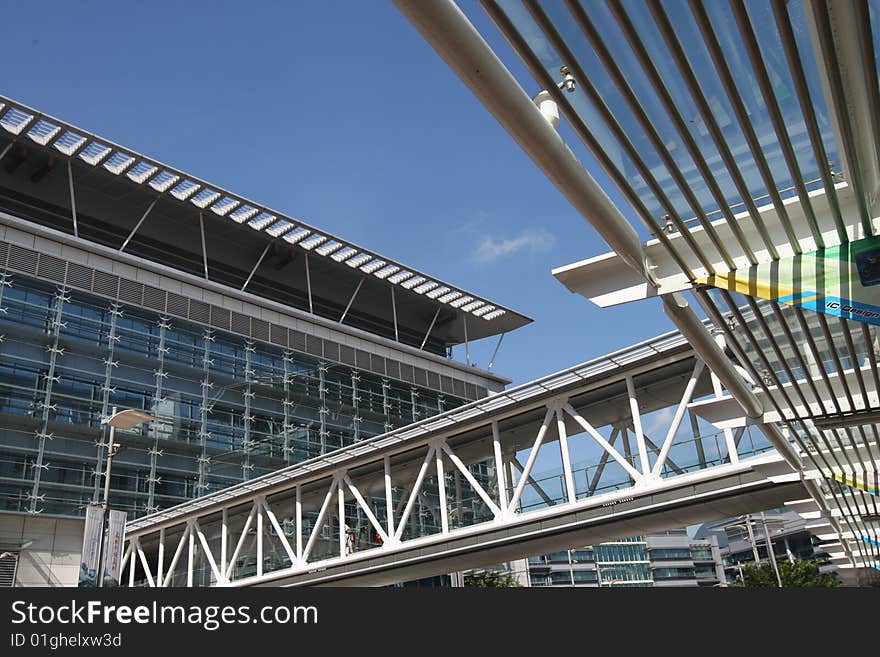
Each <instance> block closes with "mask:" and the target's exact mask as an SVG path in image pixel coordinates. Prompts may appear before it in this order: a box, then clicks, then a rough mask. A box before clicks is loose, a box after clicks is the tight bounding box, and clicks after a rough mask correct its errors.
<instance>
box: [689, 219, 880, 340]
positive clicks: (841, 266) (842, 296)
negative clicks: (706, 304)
mask: <svg viewBox="0 0 880 657" xmlns="http://www.w3.org/2000/svg"><path fill="white" fill-rule="evenodd" d="M696 282H697V283H700V284H703V285H711V286H712V287H717V288H720V289H723V290H729V291H731V292H739V293H741V294H746V295H749V296H752V297H758V298H760V299H767V300H769V301H776V302H778V303H784V304H788V305H794V306H799V307H801V308H806V309H807V310H813V311H816V312H820V313H825V314H826V315H833V316H835V317H843V318H844V319H853V320H856V321H858V322H866V323H868V324H875V325H878V326H880V236H878V237H868V238H865V239H862V240H856V241H855V242H848V243H846V244H841V245H840V246H834V247H830V248H827V249H819V250H818V251H811V252H809V253H803V254H801V255H798V256H793V257H790V258H781V259H779V260H774V261H772V262H766V263H760V264H758V265H753V266H751V267H749V268H748V269H744V270H739V269H738V270H735V271H732V272H729V273H727V274H714V275H712V276H706V277H704V278H701V279H698V280H697V281H696Z"/></svg>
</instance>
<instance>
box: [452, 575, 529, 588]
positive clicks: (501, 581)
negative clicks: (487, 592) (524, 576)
mask: <svg viewBox="0 0 880 657" xmlns="http://www.w3.org/2000/svg"><path fill="white" fill-rule="evenodd" d="M464 585H465V586H476V587H480V588H505V587H511V588H512V587H517V586H519V582H517V581H516V578H515V577H514V576H513V575H511V574H510V573H496V572H493V571H485V572H482V573H473V574H471V575H465V576H464Z"/></svg>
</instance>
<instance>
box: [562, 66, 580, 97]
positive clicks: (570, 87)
mask: <svg viewBox="0 0 880 657" xmlns="http://www.w3.org/2000/svg"><path fill="white" fill-rule="evenodd" d="M559 73H560V75H562V76H564V77H563V78H562V82H560V83H559V85H558V86H559V88H560V89H565V90H566V91H567V92H568V93H572V92H573V91H574V86H575V84H576V83H577V81H576V80H575V79H574V76H573V75H572V74H571V73H570V72H569V70H568V66H563V67H561V68H560V69H559Z"/></svg>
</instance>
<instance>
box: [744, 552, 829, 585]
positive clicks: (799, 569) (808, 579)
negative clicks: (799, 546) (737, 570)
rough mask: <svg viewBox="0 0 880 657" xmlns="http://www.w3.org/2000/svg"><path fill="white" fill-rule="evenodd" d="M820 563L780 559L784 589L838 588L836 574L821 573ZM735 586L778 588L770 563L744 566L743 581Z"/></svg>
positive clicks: (816, 561)
mask: <svg viewBox="0 0 880 657" xmlns="http://www.w3.org/2000/svg"><path fill="white" fill-rule="evenodd" d="M820 564H821V562H820V561H818V560H816V559H796V560H795V561H794V563H792V562H790V561H789V560H788V559H780V560H779V561H778V566H779V578H780V579H781V580H782V586H784V587H794V588H799V587H800V588H802V587H814V586H818V587H826V588H827V587H832V586H838V585H839V584H840V580H839V579H838V578H837V575H835V574H834V573H820V572H819V565H820ZM734 586H744V587H747V588H775V587H776V586H777V582H776V574H775V573H774V572H773V566H772V565H771V564H770V563H769V562H763V561H762V562H761V563H757V564H754V563H750V564H743V565H742V581H739V582H736V583H735V584H734Z"/></svg>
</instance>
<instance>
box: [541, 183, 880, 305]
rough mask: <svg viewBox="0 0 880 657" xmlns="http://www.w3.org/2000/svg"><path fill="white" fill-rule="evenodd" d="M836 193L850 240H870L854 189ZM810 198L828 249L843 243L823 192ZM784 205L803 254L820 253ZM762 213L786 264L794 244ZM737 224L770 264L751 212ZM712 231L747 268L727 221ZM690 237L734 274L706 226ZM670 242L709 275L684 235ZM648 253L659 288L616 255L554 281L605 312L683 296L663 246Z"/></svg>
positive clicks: (793, 201)
mask: <svg viewBox="0 0 880 657" xmlns="http://www.w3.org/2000/svg"><path fill="white" fill-rule="evenodd" d="M835 189H836V191H837V196H838V200H839V202H840V210H841V215H842V216H843V220H844V224H845V225H846V229H847V234H848V235H849V237H850V240H857V239H861V238H863V237H867V236H868V235H866V234H865V231H864V228H863V227H862V225H861V223H860V218H859V210H858V205H857V203H856V198H855V195H854V194H853V190H852V188H851V187H850V186H849V185H847V183H845V182H841V183H837V184H836V185H835ZM809 197H810V202H811V204H812V206H813V210H814V213H815V215H816V220H817V222H818V223H819V229H820V231H821V235H822V238H823V239H824V240H825V244H826V246H832V245H835V244H839V243H840V238H839V237H838V234H837V225H836V224H835V222H834V214H833V212H832V211H831V208H830V207H829V204H828V197H827V194H826V193H825V190H824V189H817V190H814V191H812V192H810V193H809ZM783 203H784V206H785V209H786V211H787V212H788V215H789V219H790V220H791V224H792V230H793V231H794V233H795V236H796V237H797V238H798V241H799V242H800V244H801V246H802V248H803V250H804V251H805V252H807V251H813V250H815V249H817V248H818V247H817V245H816V241H815V239H814V237H813V234H812V232H811V231H810V227H809V223H808V222H807V220H806V216H805V214H804V210H803V208H802V206H801V204H800V201H799V200H798V199H797V197H793V198H790V199H786V200H785V201H784V202H783ZM758 211H759V213H760V215H761V218H762V219H763V221H764V223H765V224H766V226H767V230H768V232H769V234H770V238H771V240H772V244H773V245H774V247H775V248H776V250H777V251H778V252H779V255H780V257H783V258H785V257H791V256H793V255H795V253H794V250H793V249H792V246H791V242H790V241H789V239H788V236H787V234H786V232H785V226H784V225H783V222H782V221H781V220H780V218H779V215H778V213H777V212H776V209H775V208H774V206H773V205H772V204H771V205H765V206H762V207H760V208H758ZM735 218H736V219H737V221H738V225H739V227H740V229H741V230H742V231H743V232H744V233H745V237H746V239H747V241H748V244H749V245H750V246H751V247H752V250H753V251H754V253H755V257H756V258H757V259H758V262H770V261H771V258H770V254H769V252H768V251H767V249H766V247H765V246H764V243H763V240H762V238H761V236H760V234H759V233H758V230H757V228H756V227H755V223H754V222H752V221H751V220H750V219H749V213H748V212H747V211H745V212H741V213H738V214H736V215H735ZM712 226H713V227H714V228H715V230H716V232H717V233H718V235H719V237H720V238H721V240H722V241H723V242H724V245H725V247H727V249H728V251H729V252H730V254H731V257H732V258H733V260H734V263H735V264H736V265H737V266H738V267H743V268H745V267H748V260H747V258H746V256H745V254H744V253H742V252H741V251H740V250H739V248H740V247H739V243H738V242H737V241H736V238H735V237H734V235H733V232H732V231H731V230H730V228H729V226H728V225H727V220H726V219H719V220H717V221H713V222H712ZM878 228H880V217H878V218H876V219H875V220H874V230H875V232H876V231H877V229H878ZM689 232H690V234H691V235H692V236H693V238H694V240H695V241H696V242H697V244H698V245H699V247H700V249H701V251H702V252H703V253H704V254H705V255H706V256H707V257H710V258H712V257H713V256H714V257H716V258H717V260H710V263H711V264H712V266H713V267H715V269H716V271H717V272H718V273H724V272H727V271H729V269H730V268H729V267H727V266H726V265H725V264H724V261H723V260H722V259H721V258H720V257H718V256H717V255H715V254H716V252H715V250H714V248H713V247H712V245H711V240H710V239H709V237H708V236H707V235H706V233H705V230H703V228H702V226H697V227H693V228H691V229H690V231H689ZM667 237H668V238H669V241H670V242H671V243H672V244H673V246H676V247H679V248H678V249H677V250H678V252H679V253H680V254H681V255H682V258H683V259H684V261H685V264H687V265H688V266H689V267H690V268H691V270H692V271H693V272H694V274H695V275H696V276H698V277H699V276H705V275H706V274H707V272H706V270H705V268H704V267H702V265H701V264H700V261H699V259H698V258H697V257H696V255H695V254H694V253H693V251H692V250H691V249H690V248H688V247H686V246H681V244H680V242H682V241H683V240H684V238H683V237H682V236H681V234H680V233H673V234H671V235H668V236H667ZM645 253H646V256H647V258H648V260H649V262H650V263H651V264H650V266H651V267H652V272H653V274H654V279H655V280H656V282H657V286H656V287H655V286H653V285H649V284H648V283H647V282H646V280H645V277H644V276H641V275H639V274H638V273H637V272H635V271H633V270H632V268H631V267H630V266H629V265H628V264H627V262H626V261H625V260H624V259H623V258H621V257H620V256H619V255H617V254H616V253H613V252H612V253H605V254H603V255H599V256H595V257H592V258H588V259H586V260H582V261H580V262H575V263H571V264H568V265H564V266H561V267H557V268H556V269H554V270H553V275H554V276H555V277H556V279H557V280H558V281H559V282H560V283H562V284H563V285H565V287H567V288H568V289H569V290H570V291H571V292H574V293H576V294H580V295H581V296H584V297H586V298H587V299H589V300H590V301H592V302H593V303H594V304H596V305H597V306H599V307H601V308H606V307H609V306H615V305H618V304H621V303H627V302H629V301H638V300H640V299H647V298H651V297H656V296H658V295H663V294H669V293H672V292H681V291H684V290H688V289H690V288H691V287H692V286H693V281H691V280H690V279H688V277H687V275H686V274H684V273H683V272H682V270H681V268H680V267H679V266H678V264H677V263H676V262H675V260H673V259H672V257H671V256H670V255H669V251H668V250H667V249H666V247H665V246H664V245H663V244H662V243H661V242H660V241H659V240H656V239H655V240H650V241H648V242H647V243H646V244H645Z"/></svg>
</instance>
